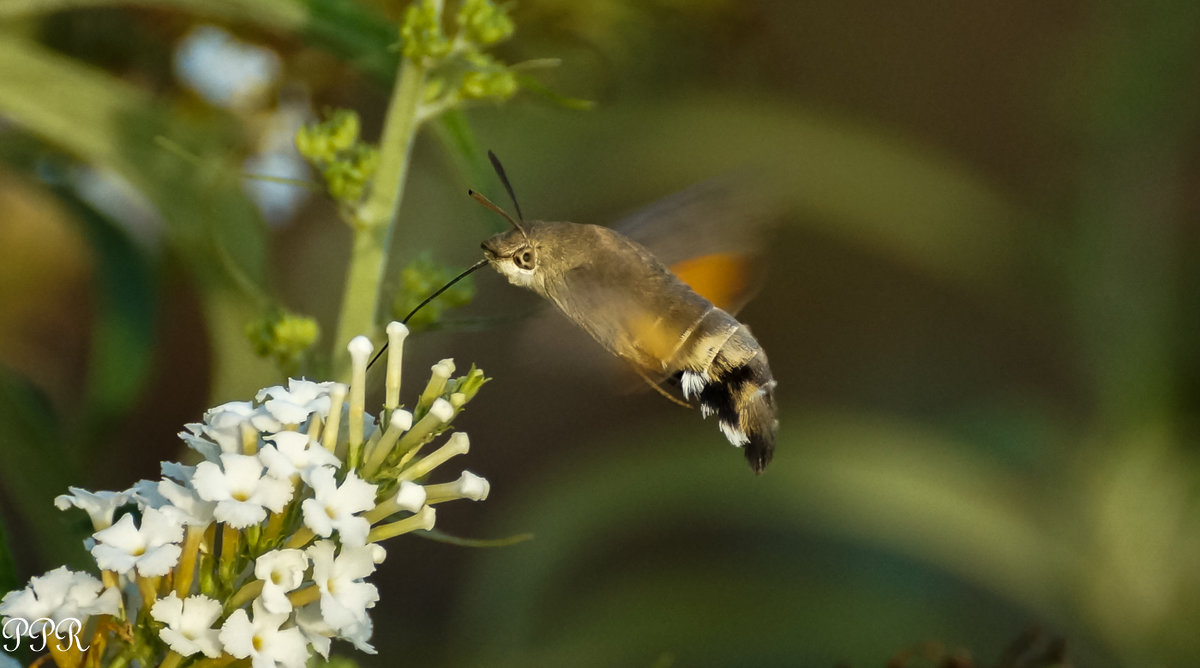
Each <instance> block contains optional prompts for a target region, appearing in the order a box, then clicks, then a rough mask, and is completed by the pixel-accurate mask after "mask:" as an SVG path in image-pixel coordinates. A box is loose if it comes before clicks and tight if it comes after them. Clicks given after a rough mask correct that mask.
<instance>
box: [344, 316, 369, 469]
mask: <svg viewBox="0 0 1200 668" xmlns="http://www.w3.org/2000/svg"><path fill="white" fill-rule="evenodd" d="M374 349H375V346H373V345H371V340H370V339H368V338H367V337H365V336H356V337H354V338H353V339H350V343H349V345H347V346H346V350H347V351H349V352H350V424H349V427H350V432H349V433H350V445H352V446H353V445H359V444H361V443H362V442H363V439H364V434H363V424H362V421H363V413H364V412H365V411H364V408H363V405H364V404H365V403H366V391H367V390H366V387H367V364H369V363H370V360H371V351H373V350H374Z"/></svg>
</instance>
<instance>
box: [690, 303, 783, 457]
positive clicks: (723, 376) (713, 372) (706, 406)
mask: <svg viewBox="0 0 1200 668" xmlns="http://www.w3.org/2000/svg"><path fill="white" fill-rule="evenodd" d="M680 353H681V354H680V357H681V358H682V359H679V360H678V362H679V367H677V368H682V369H683V371H682V376H681V378H680V381H681V383H682V386H683V396H684V397H685V398H687V399H689V400H691V399H696V400H698V401H699V403H700V413H701V414H702V415H703V416H704V417H708V416H710V415H715V416H717V421H718V424H719V426H720V429H721V433H723V434H725V436H726V438H728V439H729V442H730V443H733V444H734V445H736V446H738V447H741V448H744V449H745V451H746V461H748V462H750V468H752V469H754V472H755V473H762V471H763V469H765V468H766V466H767V464H769V463H770V462H771V456H772V455H773V454H774V452H775V436H776V434H777V432H778V431H779V421H778V420H777V419H776V417H775V385H776V382H775V379H774V377H773V376H772V375H771V368H770V366H768V364H767V355H766V353H765V352H763V349H762V346H760V345H758V341H756V340H755V338H754V336H753V335H752V334H751V333H750V329H749V328H747V327H746V326H745V325H743V324H742V323H740V322H738V321H737V320H736V319H735V318H734V317H733V316H731V315H729V314H728V313H726V312H725V311H722V310H721V309H718V308H713V309H712V310H710V311H708V312H707V313H705V314H704V316H703V317H701V318H700V321H699V322H697V323H696V326H695V327H694V328H693V330H692V332H691V333H690V335H689V336H688V338H687V341H686V342H685V343H684V345H683V346H681V349H680ZM684 353H686V355H685V354H684Z"/></svg>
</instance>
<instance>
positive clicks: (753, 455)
mask: <svg viewBox="0 0 1200 668" xmlns="http://www.w3.org/2000/svg"><path fill="white" fill-rule="evenodd" d="M488 156H489V158H491V161H492V165H493V167H495V170H496V174H497V176H499V178H500V180H501V182H502V183H503V184H504V187H505V189H506V190H507V191H508V194H509V197H510V198H511V199H512V202H513V206H514V207H515V208H516V213H517V217H516V218H513V217H512V216H510V215H509V214H508V213H506V212H505V211H504V210H503V209H501V208H500V207H498V206H496V205H495V204H492V203H491V202H490V201H488V199H487V198H486V197H484V196H483V195H481V194H479V193H477V192H471V196H472V197H473V198H475V199H476V200H477V201H479V202H480V203H481V204H483V205H484V206H486V207H488V208H489V209H491V210H492V211H495V212H496V213H498V214H500V215H501V216H503V217H504V218H505V220H507V221H508V222H509V224H510V225H511V226H512V229H511V230H509V231H507V232H503V233H501V234H497V235H495V236H493V237H492V238H490V239H488V240H487V241H484V242H483V244H482V247H483V253H484V260H482V261H480V262H479V263H477V264H476V265H475V267H473V269H474V268H478V267H480V266H482V265H483V264H485V263H486V264H489V265H491V266H492V268H494V269H495V270H496V271H498V272H499V273H500V274H502V275H503V276H504V277H505V278H507V279H508V280H509V282H511V283H512V284H514V285H517V286H520V287H523V288H527V289H529V290H532V291H533V292H535V293H537V294H538V295H540V296H542V297H543V298H545V299H546V300H548V301H549V302H551V303H552V304H554V306H556V307H557V308H558V310H559V311H560V312H562V314H563V315H565V316H567V318H569V319H570V320H571V321H572V322H574V323H575V324H576V325H578V326H579V327H580V328H581V329H583V330H584V331H585V332H587V333H588V334H590V335H591V336H592V338H594V339H595V340H596V341H597V342H598V343H600V345H601V346H603V347H604V348H605V349H607V350H608V351H609V352H610V353H612V354H613V355H615V356H617V357H618V358H620V359H622V360H624V361H626V362H628V363H629V364H630V365H632V366H633V368H634V370H635V371H637V372H638V374H639V375H640V376H642V377H643V378H644V379H646V380H647V381H648V382H650V383H651V385H654V386H655V387H656V388H657V383H658V382H661V381H662V380H665V379H675V380H676V381H677V382H678V383H679V384H680V387H681V389H682V392H683V396H684V399H686V400H689V401H692V400H694V401H696V402H697V403H698V404H699V407H700V413H701V414H702V415H703V416H704V417H709V416H711V415H715V416H716V418H717V422H718V425H719V427H720V429H721V432H722V433H723V434H725V436H726V438H728V439H729V441H730V442H731V443H733V444H734V445H735V446H738V447H741V448H744V449H745V455H746V460H747V461H748V462H749V463H750V468H752V469H753V470H754V472H755V473H762V471H763V469H764V468H766V466H767V464H768V463H769V462H770V461H771V456H772V454H773V453H774V450H775V437H776V433H777V432H778V429H779V421H778V420H777V419H776V415H775V396H774V390H775V385H776V381H775V379H774V378H773V377H772V375H771V369H770V367H769V366H768V364H767V355H766V353H765V352H764V351H763V349H762V346H760V345H759V344H758V341H757V340H755V338H754V336H753V335H752V334H751V333H750V329H749V328H748V327H746V325H744V324H742V323H741V322H739V321H738V320H737V319H736V318H734V317H733V316H732V315H730V314H729V313H728V312H726V311H724V310H722V309H720V308H718V307H716V306H714V305H713V304H712V302H710V301H709V300H708V299H706V298H705V297H703V296H701V295H700V294H698V293H697V292H696V291H695V290H693V289H692V287H691V286H689V285H688V284H687V283H685V282H684V281H683V280H681V279H680V278H679V276H677V275H676V274H675V273H673V272H672V271H671V269H669V268H668V267H667V266H666V265H664V264H663V263H662V262H661V261H660V260H659V259H657V258H656V257H655V256H654V255H653V254H652V253H651V252H650V251H649V250H647V249H646V248H645V247H643V246H642V245H641V244H639V243H637V242H635V241H633V240H632V239H630V238H629V237H627V236H625V235H623V234H621V233H620V232H617V231H615V230H612V229H609V228H606V227H601V226H598V225H587V224H580V223H569V222H547V221H541V220H531V221H526V220H524V217H523V216H522V215H521V208H520V205H519V204H517V199H516V196H515V195H514V194H513V189H512V186H511V185H510V184H509V181H508V177H507V176H506V175H505V173H504V168H503V167H502V166H501V164H500V161H499V160H498V159H497V158H496V156H495V155H494V154H492V153H491V152H490V151H489V152H488ZM660 391H662V390H661V389H660Z"/></svg>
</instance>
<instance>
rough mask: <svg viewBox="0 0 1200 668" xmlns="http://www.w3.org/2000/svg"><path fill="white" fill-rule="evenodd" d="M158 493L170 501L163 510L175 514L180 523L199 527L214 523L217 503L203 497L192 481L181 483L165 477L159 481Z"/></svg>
mask: <svg viewBox="0 0 1200 668" xmlns="http://www.w3.org/2000/svg"><path fill="white" fill-rule="evenodd" d="M158 493H159V495H160V496H162V497H163V498H165V499H167V501H168V502H169V503H168V505H165V506H163V507H162V511H163V512H164V513H167V514H169V515H173V516H174V517H175V518H176V519H177V520H178V521H179V522H180V523H182V524H184V525H187V526H198V527H204V526H208V525H209V524H212V522H213V519H214V513H215V512H216V508H217V504H216V503H214V502H212V501H205V500H204V499H201V498H200V495H199V494H197V493H196V488H195V487H193V486H192V483H191V482H190V481H188V482H186V483H185V484H182V485H181V484H179V483H177V482H175V481H174V480H171V479H170V478H163V479H162V480H160V481H158Z"/></svg>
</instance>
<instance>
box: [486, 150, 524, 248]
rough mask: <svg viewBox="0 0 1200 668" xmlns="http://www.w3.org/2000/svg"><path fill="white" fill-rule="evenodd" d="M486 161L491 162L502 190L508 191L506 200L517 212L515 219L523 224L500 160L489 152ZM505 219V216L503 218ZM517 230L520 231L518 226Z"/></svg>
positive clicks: (519, 207) (517, 204) (522, 216)
mask: <svg viewBox="0 0 1200 668" xmlns="http://www.w3.org/2000/svg"><path fill="white" fill-rule="evenodd" d="M488 160H491V161H492V169H494V170H496V176H499V177H500V183H503V184H504V189H505V190H507V191H508V198H509V199H511V200H512V203H513V208H514V209H516V210H517V218H518V219H519V220H520V221H521V222H525V216H524V215H523V214H522V213H521V205H520V204H519V203H518V202H517V196H516V195H515V194H513V187H512V184H511V183H509V182H508V175H507V174H505V173H504V165H502V164H500V158H497V157H496V154H495V153H492V152H491V151H490V150H489V151H488ZM507 217H508V216H505V218H507ZM517 229H520V226H519V225H518V226H517Z"/></svg>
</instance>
